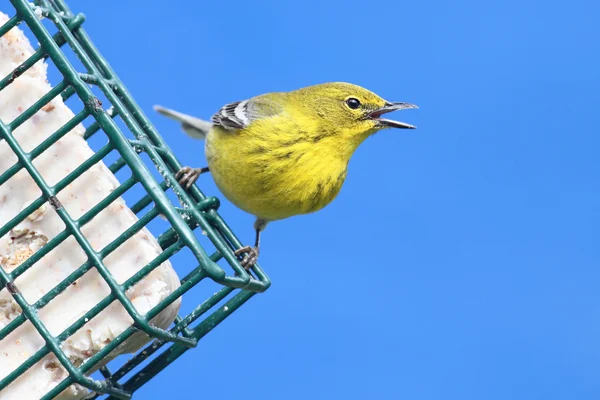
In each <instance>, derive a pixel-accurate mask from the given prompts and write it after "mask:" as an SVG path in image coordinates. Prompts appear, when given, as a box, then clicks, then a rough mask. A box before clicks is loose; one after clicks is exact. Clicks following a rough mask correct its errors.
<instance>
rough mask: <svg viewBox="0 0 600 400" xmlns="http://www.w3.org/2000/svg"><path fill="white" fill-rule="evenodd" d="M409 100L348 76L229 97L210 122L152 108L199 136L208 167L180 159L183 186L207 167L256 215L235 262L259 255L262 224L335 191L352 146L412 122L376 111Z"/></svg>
mask: <svg viewBox="0 0 600 400" xmlns="http://www.w3.org/2000/svg"><path fill="white" fill-rule="evenodd" d="M407 108H417V107H416V106H415V105H413V104H408V103H391V102H388V101H386V100H384V99H382V98H381V97H379V96H378V95H376V94H375V93H372V92H370V91H368V90H366V89H364V88H362V87H360V86H356V85H352V84H349V83H324V84H320V85H315V86H309V87H305V88H302V89H298V90H294V91H291V92H285V93H283V92H282V93H268V94H263V95H260V96H256V97H253V98H251V99H249V100H244V101H237V102H235V103H230V104H227V105H225V106H223V108H221V110H219V112H217V113H216V114H215V115H213V117H212V123H211V122H208V121H203V120H201V119H198V118H195V117H192V116H190V115H186V114H182V113H179V112H176V111H173V110H170V109H167V108H164V107H161V106H155V107H154V109H155V110H156V111H158V112H159V113H160V114H162V115H165V116H167V117H169V118H172V119H175V120H177V121H179V122H180V123H181V124H182V128H183V130H184V132H186V133H187V134H188V135H189V136H191V137H194V138H198V139H204V140H205V147H204V151H205V153H206V159H207V161H208V167H204V168H190V167H183V168H182V169H181V170H180V171H179V172H178V173H177V175H176V178H177V179H179V182H180V183H181V184H182V185H183V186H184V187H186V188H189V187H190V186H191V185H192V184H193V183H194V182H195V181H196V179H198V176H199V175H200V174H202V173H204V172H208V171H210V172H211V174H212V175H213V178H214V180H215V183H216V185H217V187H218V188H219V189H220V190H221V192H223V194H224V195H225V197H227V198H228V199H229V200H230V201H231V202H232V203H233V204H235V205H236V206H237V207H239V208H241V209H242V210H245V211H247V212H249V213H251V214H253V215H254V216H256V222H255V223H254V229H255V230H256V241H255V244H254V247H250V246H246V247H243V248H241V249H239V250H237V251H236V252H235V254H236V256H241V255H243V254H245V257H244V258H243V259H242V262H241V265H242V266H243V267H244V268H250V267H251V266H252V265H254V263H255V262H256V260H257V259H258V254H259V248H260V235H261V232H262V231H263V230H264V229H265V227H266V226H267V224H268V223H269V222H271V221H276V220H280V219H284V218H288V217H291V216H293V215H298V214H307V213H312V212H315V211H317V210H320V209H321V208H323V207H325V206H326V205H327V204H329V203H330V202H331V201H332V200H333V199H334V198H335V197H336V196H337V194H338V193H339V191H340V189H341V187H342V184H343V183H344V179H345V178H346V171H347V169H348V162H349V161H350V158H351V157H352V154H353V153H354V151H355V150H356V149H357V147H358V146H359V145H360V144H361V143H362V142H363V141H364V140H365V139H366V138H367V137H369V136H371V135H372V134H374V133H375V132H377V131H379V130H381V129H385V128H403V129H414V128H415V127H414V126H412V125H409V124H406V123H404V122H398V121H393V120H390V119H385V118H382V115H383V114H386V113H389V112H391V111H396V110H404V109H407Z"/></svg>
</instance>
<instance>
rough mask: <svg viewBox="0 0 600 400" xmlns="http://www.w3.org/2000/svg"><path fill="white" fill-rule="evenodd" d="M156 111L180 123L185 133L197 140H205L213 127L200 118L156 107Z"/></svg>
mask: <svg viewBox="0 0 600 400" xmlns="http://www.w3.org/2000/svg"><path fill="white" fill-rule="evenodd" d="M154 110H155V111H156V112H158V113H159V114H161V115H164V116H165V117H168V118H171V119H174V120H175V121H179V122H180V123H181V128H182V129H183V131H184V132H185V133H186V134H188V135H189V136H191V137H193V138H196V139H205V138H206V135H207V134H208V132H209V131H210V129H211V128H212V125H213V124H212V123H210V122H208V121H204V120H202V119H200V118H196V117H192V116H191V115H187V114H183V113H180V112H177V111H175V110H171V109H169V108H165V107H162V106H158V105H157V106H154Z"/></svg>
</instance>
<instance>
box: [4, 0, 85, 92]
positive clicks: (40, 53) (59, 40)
mask: <svg viewBox="0 0 600 400" xmlns="http://www.w3.org/2000/svg"><path fill="white" fill-rule="evenodd" d="M13 4H14V2H13ZM14 18H18V16H14V17H13V18H11V19H10V20H9V21H7V24H8V23H9V22H11V21H12V20H13V19H14ZM84 20H85V18H84V17H83V15H80V16H78V17H77V18H73V19H72V20H71V21H70V22H69V24H68V26H69V27H71V29H76V28H77V27H79V26H80V25H81V24H82V23H83V21H84ZM4 26H6V24H5V25H3V26H2V28H4ZM0 31H1V30H0ZM3 35H4V34H2V35H0V36H3ZM52 40H53V41H54V42H55V43H56V45H57V46H59V47H61V46H63V45H64V44H65V43H66V41H65V39H64V38H63V37H62V35H61V34H60V32H59V33H57V34H55V35H54V36H53V37H52ZM45 57H46V54H45V53H44V50H43V47H42V48H39V49H38V50H37V51H36V52H35V53H33V55H32V56H31V57H29V58H28V59H27V60H25V61H24V62H23V64H21V65H19V66H18V67H17V68H15V69H14V70H13V71H12V72H11V73H10V74H8V75H7V76H6V77H4V78H3V79H2V80H0V90H3V89H4V88H5V87H7V86H8V85H10V84H11V83H13V82H14V81H15V79H17V78H18V77H19V76H21V75H23V74H24V73H25V72H27V70H29V68H31V67H33V66H34V65H35V64H36V63H37V62H38V61H40V60H41V59H42V58H45Z"/></svg>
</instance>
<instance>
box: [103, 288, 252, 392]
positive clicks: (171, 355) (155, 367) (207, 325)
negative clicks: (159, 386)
mask: <svg viewBox="0 0 600 400" xmlns="http://www.w3.org/2000/svg"><path fill="white" fill-rule="evenodd" d="M255 294H256V293H254V292H250V291H243V292H241V293H240V294H239V295H238V296H236V297H234V298H233V299H231V300H229V301H228V302H227V303H226V304H225V306H224V307H222V308H220V309H219V311H217V312H215V313H213V314H211V315H210V316H209V317H208V318H206V319H205V320H204V321H202V323H201V324H200V325H199V326H198V327H197V328H196V329H195V330H194V338H195V339H197V340H200V339H202V338H203V337H204V336H205V335H206V334H207V333H208V332H210V331H211V330H212V329H213V328H214V327H216V326H217V325H218V324H220V323H221V322H222V321H223V320H224V319H225V318H227V317H228V316H229V315H231V314H232V313H233V312H234V311H235V310H237V309H238V308H239V307H241V306H242V305H243V304H244V303H245V302H246V301H248V300H250V298H251V297H252V296H254V295H255ZM185 351H186V349H185V347H183V346H180V345H177V344H174V345H172V346H171V347H169V349H168V350H167V351H165V352H164V353H162V354H161V355H159V356H158V357H156V358H155V359H154V360H152V361H151V362H150V363H149V364H148V365H147V366H146V368H144V370H143V371H140V372H138V373H137V374H135V375H134V376H133V377H131V378H130V379H129V380H128V381H127V382H126V383H125V384H124V385H123V388H124V389H125V390H128V391H132V392H133V391H135V390H136V389H138V388H140V387H141V386H142V385H144V384H145V383H146V382H148V381H149V380H150V379H152V378H153V377H154V376H156V374H158V373H159V372H160V371H161V370H162V369H164V368H165V367H166V366H167V365H169V364H171V363H172V362H173V361H175V360H177V359H178V358H179V357H180V356H181V355H182V354H183V353H184V352H185ZM109 399H110V400H114V399H115V398H114V397H109V398H108V399H107V400H109Z"/></svg>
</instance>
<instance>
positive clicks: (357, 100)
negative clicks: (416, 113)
mask: <svg viewBox="0 0 600 400" xmlns="http://www.w3.org/2000/svg"><path fill="white" fill-rule="evenodd" d="M292 93H294V92H292ZM295 95H296V96H297V98H298V100H299V101H300V102H301V103H303V105H304V107H305V108H308V112H310V113H312V114H313V115H315V117H316V118H318V119H319V120H320V121H321V123H322V124H323V125H328V126H329V127H331V128H330V129H333V130H334V131H335V133H337V134H342V135H346V136H348V138H349V139H355V140H358V141H359V142H361V141H362V140H364V139H365V138H366V137H368V136H370V135H372V134H373V133H375V132H377V131H379V130H381V129H385V128H400V129H415V126H413V125H410V124H407V123H405V122H400V121H394V120H391V119H387V118H383V116H384V114H387V113H389V112H392V111H396V110H405V109H408V108H417V106H415V105H413V104H409V103H392V102H389V101H386V100H384V99H382V98H381V97H379V96H378V95H376V94H375V93H373V92H371V91H369V90H367V89H364V88H362V87H360V86H357V85H353V84H350V83H341V82H335V83H323V84H320V85H315V86H309V87H306V88H303V89H300V90H297V91H296V92H295Z"/></svg>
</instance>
